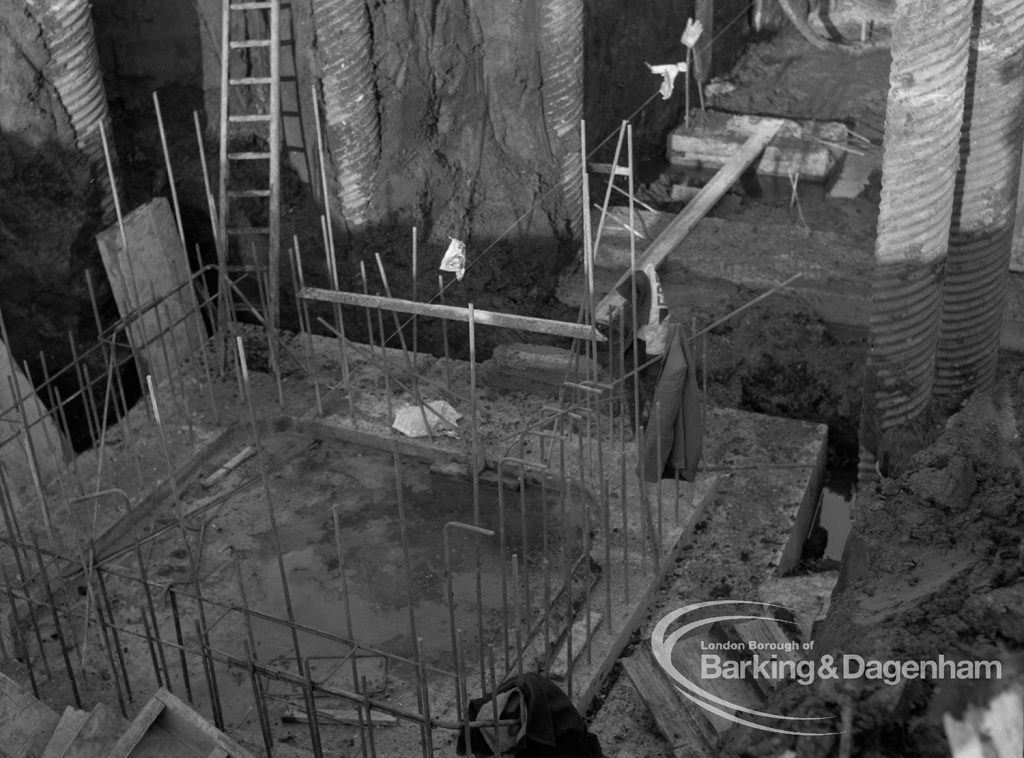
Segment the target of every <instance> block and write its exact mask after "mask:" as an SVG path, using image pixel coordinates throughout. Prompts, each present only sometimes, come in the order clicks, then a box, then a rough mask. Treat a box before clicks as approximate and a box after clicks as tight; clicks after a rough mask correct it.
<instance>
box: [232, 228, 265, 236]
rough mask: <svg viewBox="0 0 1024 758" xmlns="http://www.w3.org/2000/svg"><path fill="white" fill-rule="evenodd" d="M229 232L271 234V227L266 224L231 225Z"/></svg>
mask: <svg viewBox="0 0 1024 758" xmlns="http://www.w3.org/2000/svg"><path fill="white" fill-rule="evenodd" d="M227 231H228V234H241V235H248V234H270V228H269V227H266V226H229V227H228V229H227Z"/></svg>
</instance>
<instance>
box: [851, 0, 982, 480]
mask: <svg viewBox="0 0 1024 758" xmlns="http://www.w3.org/2000/svg"><path fill="white" fill-rule="evenodd" d="M972 5H973V2H972V0H946V2H944V3H943V5H942V9H941V12H936V8H935V4H934V2H933V0H898V2H897V4H896V13H895V22H894V25H893V34H892V68H891V69H890V74H889V99H888V103H887V105H886V112H885V150H884V153H883V156H882V194H881V205H880V207H879V215H878V236H877V240H876V242H875V269H874V276H873V282H872V295H871V325H870V337H869V349H868V359H867V366H866V369H865V380H864V394H863V403H862V407H861V421H860V448H861V451H860V477H859V479H860V481H861V482H862V483H864V482H866V481H870V480H871V479H873V478H874V466H875V453H876V451H877V446H878V442H879V439H880V437H881V435H882V433H883V432H884V431H886V430H887V429H891V428H893V427H896V426H897V425H899V424H903V423H906V422H908V421H910V420H911V419H913V418H914V417H915V416H916V415H917V414H919V413H920V412H921V411H922V410H923V409H924V408H925V406H926V405H927V404H928V401H929V399H930V396H931V391H932V383H933V378H934V370H935V348H936V344H937V341H938V333H939V313H940V305H941V296H942V292H941V286H942V274H943V268H944V266H945V261H946V253H947V250H948V246H949V229H950V213H951V211H952V208H953V187H954V183H955V179H956V170H957V160H958V147H959V140H960V125H961V119H962V116H963V103H964V81H965V76H966V72H967V56H968V42H969V38H970V30H971V7H972Z"/></svg>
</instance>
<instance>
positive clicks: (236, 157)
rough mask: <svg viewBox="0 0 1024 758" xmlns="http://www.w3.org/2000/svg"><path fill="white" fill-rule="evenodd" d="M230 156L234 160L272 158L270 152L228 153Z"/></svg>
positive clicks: (263, 159)
mask: <svg viewBox="0 0 1024 758" xmlns="http://www.w3.org/2000/svg"><path fill="white" fill-rule="evenodd" d="M228 158H229V159H230V160H233V161H265V160H268V159H269V158H270V153H228Z"/></svg>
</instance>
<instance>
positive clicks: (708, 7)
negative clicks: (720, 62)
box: [693, 0, 715, 86]
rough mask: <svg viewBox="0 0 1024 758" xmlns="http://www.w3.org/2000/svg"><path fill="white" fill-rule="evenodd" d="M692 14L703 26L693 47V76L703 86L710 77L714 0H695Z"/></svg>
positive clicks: (713, 31) (713, 30)
mask: <svg viewBox="0 0 1024 758" xmlns="http://www.w3.org/2000/svg"><path fill="white" fill-rule="evenodd" d="M694 15H695V16H696V17H697V20H698V21H700V23H701V25H702V26H703V27H704V31H703V33H702V34H701V35H700V39H698V40H697V44H696V45H694V48H693V78H694V80H695V81H697V82H700V84H701V86H703V85H704V84H705V83H706V82H707V81H708V80H709V79H710V78H711V66H712V63H711V59H712V55H713V54H714V51H713V50H712V45H713V42H714V39H715V0H697V2H696V6H695V8H694Z"/></svg>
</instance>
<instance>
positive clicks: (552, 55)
mask: <svg viewBox="0 0 1024 758" xmlns="http://www.w3.org/2000/svg"><path fill="white" fill-rule="evenodd" d="M539 12H540V66H541V76H542V80H543V96H544V124H545V127H546V129H547V134H548V142H549V143H550V145H551V152H552V154H553V155H554V157H555V158H556V159H557V160H558V163H559V170H560V177H559V180H560V184H561V187H562V209H561V214H560V220H561V222H563V223H565V224H566V227H567V228H566V230H565V231H567V232H569V233H571V234H572V236H573V237H574V238H577V239H578V238H579V237H580V234H581V228H582V222H583V185H582V176H583V158H582V156H581V155H580V120H581V119H582V118H583V0H540V3H539ZM561 231H562V230H559V232H561Z"/></svg>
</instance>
